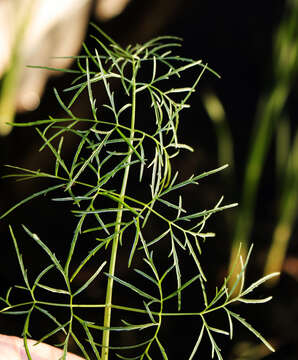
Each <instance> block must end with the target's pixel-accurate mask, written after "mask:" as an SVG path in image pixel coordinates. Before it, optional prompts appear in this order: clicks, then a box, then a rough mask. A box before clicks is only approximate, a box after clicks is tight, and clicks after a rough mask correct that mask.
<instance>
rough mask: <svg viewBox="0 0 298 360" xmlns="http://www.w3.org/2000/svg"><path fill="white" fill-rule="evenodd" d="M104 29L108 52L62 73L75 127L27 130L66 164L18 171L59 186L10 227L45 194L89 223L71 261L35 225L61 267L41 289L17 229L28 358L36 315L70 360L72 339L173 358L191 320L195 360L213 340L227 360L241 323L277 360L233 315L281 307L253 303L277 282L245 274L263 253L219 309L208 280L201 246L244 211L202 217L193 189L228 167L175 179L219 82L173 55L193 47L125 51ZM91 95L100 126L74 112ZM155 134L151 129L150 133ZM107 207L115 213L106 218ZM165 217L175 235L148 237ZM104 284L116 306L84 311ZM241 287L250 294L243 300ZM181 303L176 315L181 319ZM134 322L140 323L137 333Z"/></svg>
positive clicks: (62, 123)
mask: <svg viewBox="0 0 298 360" xmlns="http://www.w3.org/2000/svg"><path fill="white" fill-rule="evenodd" d="M94 27H95V28H96V29H97V31H98V33H99V35H100V36H99V37H95V36H94V37H93V38H94V39H95V41H96V43H97V44H98V49H95V50H94V52H91V51H90V50H89V49H88V48H87V46H86V45H84V49H85V52H86V55H85V56H78V57H76V59H77V65H78V67H77V69H76V70H61V71H68V72H71V73H73V74H74V75H75V79H74V81H73V83H72V84H71V86H70V87H69V88H67V89H66V90H65V91H67V92H69V93H71V94H72V95H71V99H70V101H69V103H65V102H64V101H63V99H62V97H61V96H60V95H59V93H58V91H57V90H55V95H56V98H57V100H58V102H59V104H60V106H61V107H62V109H63V110H64V111H65V113H66V114H67V116H66V117H63V118H52V117H50V118H49V119H48V120H42V121H38V122H34V123H27V124H16V125H19V126H35V127H36V129H37V132H38V134H39V135H40V137H41V138H42V140H43V145H42V147H41V150H43V149H45V148H48V149H49V150H50V151H51V153H52V154H53V155H54V158H55V162H54V168H53V171H52V172H50V173H48V172H44V171H41V170H28V169H24V168H20V167H16V166H10V167H11V168H13V169H15V170H17V173H15V174H11V175H8V176H12V177H16V178H17V179H19V180H28V179H47V180H48V181H53V184H52V185H51V186H47V187H46V188H44V189H43V190H41V191H38V192H37V193H34V194H32V195H30V196H28V197H27V198H26V199H24V200H22V201H21V202H19V203H18V204H17V205H15V206H13V207H12V208H11V209H10V210H8V211H7V212H6V213H4V214H3V215H2V218H3V217H5V216H7V215H8V214H9V213H10V212H11V211H13V210H14V209H16V208H17V207H18V206H20V205H23V204H24V203H26V202H28V201H30V200H33V199H34V198H38V197H41V196H43V195H46V196H51V194H53V195H52V196H51V198H52V200H53V201H56V202H63V203H64V204H65V203H66V204H71V206H72V210H71V212H72V214H73V215H74V217H75V218H76V219H77V223H76V226H75V229H74V233H73V237H72V239H71V241H70V243H69V245H68V246H69V251H68V255H67V257H66V259H58V258H57V257H56V255H55V254H54V251H53V250H51V249H50V248H49V246H48V245H47V244H46V243H45V242H43V241H42V240H41V238H40V237H39V236H38V235H37V234H35V233H34V232H33V231H32V230H29V228H28V227H26V226H23V228H24V230H25V233H26V234H27V236H29V237H30V238H31V239H33V240H34V242H35V243H36V244H37V245H38V246H39V247H40V249H41V251H43V252H45V254H46V255H47V256H48V259H49V264H47V266H46V267H45V268H43V269H41V272H40V273H39V275H38V276H37V277H36V278H35V279H31V278H30V276H29V274H28V275H27V270H26V269H25V267H26V265H25V263H24V262H23V259H22V255H21V251H20V249H19V245H18V242H17V239H16V236H15V234H14V231H13V229H12V227H10V232H11V237H12V239H13V243H14V246H15V250H16V254H17V258H18V262H19V265H20V269H21V272H22V276H23V280H24V284H23V285H21V286H16V287H13V288H10V289H9V290H8V292H7V294H6V296H4V297H2V298H1V300H2V302H3V303H4V305H3V307H2V309H1V313H3V314H15V315H18V314H21V315H25V321H24V327H23V337H24V344H25V348H26V351H27V356H28V359H31V356H30V352H29V349H28V346H27V338H28V337H29V336H30V329H31V328H32V327H33V324H32V322H33V314H34V313H38V314H40V315H44V316H46V317H48V318H49V319H50V321H52V322H53V326H54V329H53V330H50V331H49V332H47V331H45V333H44V334H42V336H41V338H40V339H39V341H40V342H41V341H46V340H48V339H49V338H51V337H52V336H54V335H57V334H62V335H64V341H63V344H62V345H61V346H62V347H63V349H64V355H63V357H62V358H63V359H65V358H66V354H67V351H68V346H69V342H70V340H72V341H74V342H75V343H76V344H77V346H78V349H79V350H80V351H81V355H82V356H83V357H84V358H85V359H93V358H95V359H101V360H107V359H109V358H111V356H112V355H111V354H116V356H117V357H118V358H120V359H152V356H154V357H155V356H157V357H158V358H159V359H161V358H162V359H168V355H167V346H166V344H164V343H162V340H161V336H160V331H161V329H162V327H163V326H164V323H166V322H167V319H169V318H173V317H177V318H178V317H181V316H183V317H184V318H188V317H196V318H197V319H198V320H199V322H200V325H199V329H198V333H197V339H196V340H195V341H194V347H193V349H190V350H187V349H186V351H185V356H186V357H187V356H188V359H194V358H195V354H196V353H199V345H200V342H201V340H202V338H203V337H206V338H207V339H209V341H210V346H211V356H212V358H214V356H215V357H216V358H217V359H222V355H221V351H220V346H219V345H218V342H217V341H218V339H217V335H218V334H223V335H227V336H229V337H230V338H232V337H233V325H234V322H235V321H238V322H240V323H241V324H242V325H244V326H245V327H246V328H247V329H248V330H250V331H251V332H253V333H254V334H255V335H256V336H257V337H258V338H259V339H260V340H261V341H262V342H263V343H264V344H265V345H266V346H267V347H268V348H269V349H270V350H272V351H273V348H272V347H271V345H270V344H269V343H268V342H267V341H266V340H265V339H264V338H263V337H262V336H261V334H260V333H259V332H257V331H256V330H255V329H254V328H253V327H252V326H251V325H250V324H248V323H247V322H246V320H244V319H243V318H242V317H241V316H239V315H238V314H237V313H235V312H234V311H232V310H231V305H232V304H233V303H235V302H244V303H252V304H258V303H264V302H267V301H269V300H270V299H271V297H267V298H265V299H251V298H249V297H248V295H250V293H251V292H252V291H253V290H254V289H255V288H256V287H258V286H259V285H261V284H262V283H264V282H265V281H266V280H268V279H270V278H272V277H273V276H276V275H277V273H273V274H271V275H267V276H265V277H263V278H261V279H260V280H258V281H256V282H255V283H253V284H252V285H250V286H248V287H245V284H244V278H245V271H246V267H247V263H248V260H249V256H250V254H251V249H250V251H249V253H248V256H247V258H246V259H243V258H242V256H241V255H240V251H239V256H238V258H237V262H236V263H235V268H237V269H239V266H238V265H237V263H239V264H240V271H239V272H238V274H237V276H236V277H234V278H235V282H234V286H233V287H230V288H229V287H228V286H227V284H228V281H229V278H230V276H231V274H232V273H233V271H234V270H233V269H232V271H231V274H229V276H227V278H226V279H225V280H224V282H223V285H222V287H221V288H219V289H216V290H215V295H214V297H213V298H210V299H208V297H207V292H206V290H205V287H206V281H207V276H206V274H205V272H204V270H203V268H202V266H201V261H200V257H201V255H202V248H201V246H202V243H203V242H204V241H205V240H206V239H207V238H209V237H213V236H214V234H213V233H211V232H209V231H207V230H205V226H206V222H207V220H208V218H209V217H210V216H211V215H213V214H214V213H217V212H219V211H222V210H224V209H228V208H232V207H234V206H235V205H236V204H228V205H223V204H222V203H223V198H220V199H219V201H218V202H217V203H216V204H215V205H214V207H213V208H212V209H210V210H200V211H197V212H189V211H187V210H186V209H185V208H184V205H183V198H182V195H181V190H183V188H185V187H187V186H189V185H195V184H197V183H198V181H201V180H203V179H204V178H206V177H208V176H210V175H212V174H216V173H218V172H220V171H222V170H223V169H224V168H225V167H226V165H224V166H221V167H219V168H217V169H214V170H210V171H206V172H203V173H201V174H198V175H193V176H191V177H189V178H186V179H181V177H180V175H179V174H178V172H175V173H174V172H172V162H173V159H174V158H175V157H176V156H177V155H178V154H179V153H180V152H181V151H182V150H192V149H191V148H190V147H189V146H187V145H185V144H182V143H180V142H179V140H178V125H179V117H180V112H181V111H182V110H183V109H185V108H187V107H189V105H188V104H187V100H188V99H189V97H190V95H191V94H192V93H194V92H195V89H196V86H197V85H198V83H199V81H200V79H201V76H202V75H203V73H204V72H205V71H211V72H212V73H214V71H212V70H211V69H210V68H208V66H207V65H205V64H203V63H202V61H201V60H199V61H193V60H191V59H186V58H182V57H179V56H176V55H173V50H175V48H176V47H178V46H180V45H181V41H180V39H179V38H176V37H168V36H165V37H158V38H156V39H153V40H151V41H148V42H147V43H145V44H143V45H136V46H134V47H133V46H128V47H127V48H122V47H120V46H119V45H118V44H117V43H116V42H115V41H113V40H112V39H111V38H110V37H109V36H107V35H106V34H105V33H103V31H102V30H101V29H99V28H98V27H96V26H95V25H94ZM143 69H145V70H146V71H147V70H148V69H150V75H149V79H148V80H144V79H145V77H146V76H144V75H143V72H144V71H143ZM186 71H192V72H193V74H195V73H196V74H197V75H194V76H193V80H192V83H191V84H190V85H188V86H185V85H183V86H182V87H174V88H171V87H170V88H167V82H168V81H169V80H171V79H174V80H175V81H177V82H179V83H182V80H183V78H182V76H183V73H184V72H186ZM146 74H147V75H148V71H147V73H146ZM214 74H216V73H214ZM96 83H101V84H102V85H103V87H104V89H105V93H106V95H107V99H108V103H107V104H104V105H102V106H100V111H98V109H97V107H96V99H95V96H94V86H95V84H96ZM83 92H87V94H88V97H89V100H90V107H91V111H92V116H91V118H79V117H77V116H76V115H75V114H74V112H73V110H72V109H73V104H74V103H75V102H76V101H79V99H80V96H81V94H82V93H83ZM120 92H123V93H124V94H125V96H126V99H127V102H126V103H125V104H119V103H120V101H119V100H118V99H119V96H118V93H120ZM139 101H142V109H143V107H144V104H147V110H146V111H148V113H149V114H150V117H151V119H152V121H151V123H150V124H144V122H143V117H142V116H140V115H139V113H138V112H137V104H138V103H139ZM142 111H145V110H142ZM144 126H145V127H146V130H143V128H144ZM68 135H71V136H74V137H76V138H77V140H78V145H77V146H76V148H75V150H74V154H73V157H72V159H71V160H69V159H67V160H66V159H64V158H63V141H64V137H65V136H68ZM136 177H137V181H139V182H140V183H142V194H141V195H140V194H138V195H136V193H137V191H134V187H135V184H132V185H131V181H134V179H135V178H136ZM103 204H104V205H106V206H104V207H103ZM154 218H155V219H157V220H158V221H159V223H161V224H163V225H161V230H160V232H159V233H158V234H154V235H152V238H148V230H147V229H148V227H149V228H150V226H151V225H150V224H151V222H152V219H154ZM83 234H89V235H90V247H89V252H88V253H85V254H81V250H80V238H81V237H82V236H83ZM94 234H95V235H94ZM94 238H95V239H94ZM84 242H85V243H86V239H85V238H84ZM165 247H166V248H167V249H168V250H167V252H168V258H167V259H168V260H167V261H168V263H167V264H164V263H163V264H160V263H159V262H158V259H159V252H160V251H162V249H164V248H165ZM124 248H129V252H128V253H126V252H124V255H123V254H121V253H122V250H123V249H124ZM120 254H121V260H122V261H123V256H125V254H127V257H126V264H127V270H129V269H131V268H133V269H134V271H135V272H136V273H137V275H138V276H139V277H141V278H142V279H143V283H142V286H139V285H136V284H135V283H132V282H130V281H128V279H127V278H123V277H121V273H120V271H119V270H118V268H119V262H117V261H119V256H120ZM75 255H76V256H79V257H81V262H80V263H76V262H75V261H74V256H75ZM91 259H92V261H94V259H96V261H97V268H96V270H95V271H94V273H93V274H92V275H91V276H90V277H89V279H88V280H87V281H85V282H84V283H82V284H80V286H77V285H76V284H77V280H78V278H79V277H78V275H79V274H80V273H81V272H82V271H84V270H85V269H86V268H87V267H88V265H89V264H90V262H91ZM186 261H188V262H193V264H194V268H196V270H197V271H196V273H195V274H193V276H191V277H188V278H187V276H186V275H185V274H184V271H183V270H184V269H183V263H184V262H186ZM121 265H122V266H123V264H121ZM236 265H237V266H236ZM54 272H55V273H56V274H57V277H58V276H59V277H60V278H61V279H62V280H63V284H64V285H63V287H62V286H59V287H57V284H56V285H55V283H54V284H49V283H48V282H47V280H46V279H47V276H48V275H49V274H51V273H54ZM98 277H100V278H102V279H106V281H107V282H106V290H105V301H104V302H102V303H101V302H95V303H94V304H90V303H88V304H86V303H82V301H80V296H79V295H80V294H81V295H82V293H83V292H84V291H85V290H86V289H87V288H88V286H89V285H90V284H91V283H92V282H93V281H94V280H95V279H97V278H98ZM172 278H174V279H175V288H174V289H173V288H172V287H171V286H172V285H171V284H172V281H171V279H172ZM74 280H76V281H74ZM147 283H148V284H151V286H152V287H151V288H150V291H148V290H147V289H148V288H149V287H148V286H147ZM238 285H240V286H238ZM116 288H119V290H121V289H125V290H126V292H131V293H132V294H134V295H135V296H137V297H138V298H139V299H140V302H139V304H140V305H139V306H131V304H123V303H120V304H119V303H118V298H117V297H116V296H113V292H114V290H115V289H116ZM191 288H192V291H193V292H194V293H195V294H201V295H200V296H199V301H200V299H201V300H202V306H201V305H199V306H200V308H198V309H196V310H195V311H187V309H185V308H184V303H183V302H182V295H183V293H184V291H185V289H191ZM236 288H237V289H238V288H240V290H239V291H238V290H237V293H236V291H235V289H236ZM15 291H21V292H23V293H25V294H26V296H27V298H26V299H25V300H24V301H23V300H22V301H21V302H16V301H14V300H13V299H12V297H13V293H14V292H15ZM45 292H46V293H47V292H48V293H49V295H50V293H54V294H55V295H56V296H61V301H56V300H55V301H50V300H47V301H45V300H44V296H42V295H41V294H43V295H44V293H45ZM196 296H198V295H196ZM199 301H198V303H199ZM173 302H174V304H175V308H176V311H174V312H173V311H172V309H173ZM61 307H62V308H64V309H65V310H66V311H67V312H68V315H69V317H68V320H67V321H66V322H65V321H63V322H62V321H61V320H60V319H59V318H58V316H57V315H56V313H55V308H58V309H59V308H60V309H61ZM82 309H93V310H95V311H96V312H98V313H101V311H103V319H102V320H101V321H100V322H99V323H98V322H97V321H98V314H97V316H95V319H94V316H93V317H92V318H86V316H85V315H82V313H81V310H82ZM115 312H116V313H117V312H121V314H124V315H123V320H122V323H120V324H119V323H114V322H113V318H112V313H115ZM219 312H223V313H225V314H226V316H227V327H226V329H221V328H218V327H216V324H212V321H211V320H210V317H209V316H208V315H209V314H211V313H219ZM133 316H134V317H135V322H131V318H132V317H133ZM141 319H142V320H141ZM78 328H79V329H80V331H83V333H84V334H85V335H84V336H83V338H82V337H80V336H79V335H78V332H77V329H78ZM140 331H141V334H142V341H141V342H137V343H134V344H126V345H122V344H120V345H117V344H116V345H114V344H115V343H117V341H118V339H119V336H118V334H119V333H120V334H121V333H122V332H124V333H127V332H137V333H138V334H140ZM112 334H113V338H112ZM110 340H111V341H112V340H113V342H112V343H111V342H110ZM118 343H119V342H118ZM112 345H113V346H112ZM188 351H189V352H188ZM187 352H188V354H187ZM153 354H159V355H153ZM113 356H114V355H113ZM155 358H156V357H155Z"/></svg>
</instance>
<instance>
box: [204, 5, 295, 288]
mask: <svg viewBox="0 0 298 360" xmlns="http://www.w3.org/2000/svg"><path fill="white" fill-rule="evenodd" d="M271 68H272V74H271V75H270V74H269V75H270V78H271V79H272V83H271V84H269V86H268V85H267V84H266V88H267V90H266V91H265V90H264V92H263V94H261V96H260V98H259V101H258V104H257V110H256V115H255V121H254V129H253V132H252V134H251V139H250V144H249V149H248V157H247V160H246V166H245V170H244V180H243V184H242V195H241V201H240V206H239V208H238V214H237V218H236V222H235V224H234V226H235V231H234V235H233V240H232V247H231V252H230V265H229V269H230V268H231V264H232V263H233V260H234V258H235V256H236V254H237V252H238V249H239V244H240V243H241V251H242V256H243V258H245V257H246V255H247V249H248V248H249V246H250V242H251V233H252V229H253V226H254V217H255V209H256V203H257V200H258V191H259V185H260V180H261V177H262V174H263V171H264V163H265V161H266V158H267V154H268V151H269V148H270V146H271V144H272V140H273V139H274V137H275V136H277V141H276V167H277V173H279V175H278V176H279V177H281V174H284V179H283V181H282V182H280V185H279V189H278V192H281V193H282V195H281V199H280V201H279V205H278V206H279V209H278V211H277V212H278V220H277V225H276V228H275V230H274V235H273V240H272V244H271V248H270V251H269V254H268V259H267V261H266V266H265V268H264V271H265V273H266V274H267V273H268V272H272V271H281V269H282V264H283V261H284V258H285V255H286V250H287V248H288V242H289V239H290V238H291V234H292V231H293V227H294V224H295V220H296V219H297V210H298V209H297V187H298V181H297V178H298V145H297V142H298V140H297V134H296V137H295V139H294V141H293V142H292V145H291V131H290V119H289V117H288V116H285V115H284V112H285V105H286V103H287V100H288V97H289V94H290V93H291V91H292V88H293V85H294V83H295V82H296V80H297V74H298V0H288V1H287V3H286V5H285V13H284V15H283V18H282V20H281V22H280V24H279V25H278V27H277V29H276V31H275V34H274V36H273V54H272V64H271ZM203 104H204V106H205V109H206V112H207V113H208V115H209V117H210V119H211V120H212V121H213V123H214V125H215V130H216V133H217V140H218V160H219V162H220V163H221V164H222V163H226V162H228V163H230V164H233V162H234V160H233V138H232V135H231V133H230V130H229V127H228V123H227V119H226V117H225V114H224V110H223V106H222V104H220V102H219V100H218V99H217V97H216V95H215V94H212V93H209V94H207V95H205V97H203ZM230 180H231V185H232V184H234V180H233V178H232V176H231V179H230ZM236 273H237V272H235V274H236ZM234 280H235V279H231V283H233V282H234ZM275 281H277V279H275Z"/></svg>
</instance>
